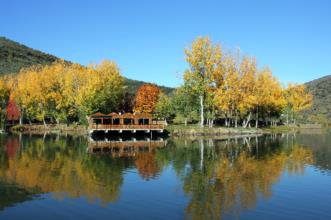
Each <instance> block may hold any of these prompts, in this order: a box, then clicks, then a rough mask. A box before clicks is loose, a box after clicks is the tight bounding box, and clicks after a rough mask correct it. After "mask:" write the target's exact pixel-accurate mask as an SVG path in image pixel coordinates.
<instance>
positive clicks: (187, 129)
mask: <svg viewBox="0 0 331 220" xmlns="http://www.w3.org/2000/svg"><path fill="white" fill-rule="evenodd" d="M324 129H325V128H318V129H316V128H310V129H307V128H300V127H298V126H277V127H266V128H242V127H238V128H232V127H231V128H228V127H212V128H209V127H204V128H201V127H199V126H197V125H189V126H183V125H168V126H167V127H166V129H165V131H166V132H168V133H169V136H172V137H217V136H224V135H226V136H238V135H239V136H241V135H263V134H274V133H291V132H302V131H303V132H304V131H305V132H307V131H314V132H315V131H317V132H319V131H323V130H324ZM327 129H328V128H326V130H327ZM8 131H9V132H13V133H21V132H22V133H31V134H44V133H54V134H58V133H59V134H74V135H89V132H88V128H87V126H84V125H75V126H73V125H70V126H66V125H63V124H60V125H48V126H47V127H45V126H44V125H16V126H13V127H12V128H10V129H9V130H8Z"/></svg>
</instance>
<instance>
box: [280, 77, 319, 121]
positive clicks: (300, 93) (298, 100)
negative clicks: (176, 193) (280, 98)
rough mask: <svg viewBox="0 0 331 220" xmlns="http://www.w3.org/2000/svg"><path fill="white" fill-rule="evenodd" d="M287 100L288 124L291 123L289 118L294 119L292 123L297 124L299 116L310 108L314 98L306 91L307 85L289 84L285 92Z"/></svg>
mask: <svg viewBox="0 0 331 220" xmlns="http://www.w3.org/2000/svg"><path fill="white" fill-rule="evenodd" d="M284 96H285V99H286V109H285V112H286V116H287V117H286V118H287V124H288V123H289V117H291V118H292V122H293V123H295V122H296V116H297V114H298V113H299V112H300V111H302V110H304V109H307V108H309V107H310V106H311V105H312V100H313V96H312V95H311V94H310V93H309V92H307V91H306V87H305V85H302V84H301V85H300V84H299V85H297V84H291V83H289V84H288V86H287V88H286V90H285V91H284Z"/></svg>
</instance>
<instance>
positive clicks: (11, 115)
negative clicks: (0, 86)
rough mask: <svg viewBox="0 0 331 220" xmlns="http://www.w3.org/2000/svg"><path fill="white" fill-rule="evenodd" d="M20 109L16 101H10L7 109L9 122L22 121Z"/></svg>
mask: <svg viewBox="0 0 331 220" xmlns="http://www.w3.org/2000/svg"><path fill="white" fill-rule="evenodd" d="M20 115H21V112H20V109H19V107H18V106H17V104H16V103H15V101H14V99H9V102H8V105H7V108H6V118H7V120H9V121H17V120H19V119H20Z"/></svg>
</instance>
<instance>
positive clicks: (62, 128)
mask: <svg viewBox="0 0 331 220" xmlns="http://www.w3.org/2000/svg"><path fill="white" fill-rule="evenodd" d="M9 130H10V131H12V132H29V133H44V132H53V133H77V134H82V135H83V134H87V127H86V126H84V125H69V126H67V125H65V124H59V125H55V124H50V125H47V127H45V126H44V125H35V124H32V125H27V124H24V125H15V126H13V127H11V128H10V129H9Z"/></svg>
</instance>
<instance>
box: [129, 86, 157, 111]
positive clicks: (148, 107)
mask: <svg viewBox="0 0 331 220" xmlns="http://www.w3.org/2000/svg"><path fill="white" fill-rule="evenodd" d="M159 94H160V89H159V88H158V87H157V86H156V85H153V84H143V85H142V86H140V87H139V89H138V91H137V94H136V98H135V105H134V112H137V113H153V112H154V109H155V106H156V103H157V101H158V99H159Z"/></svg>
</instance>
